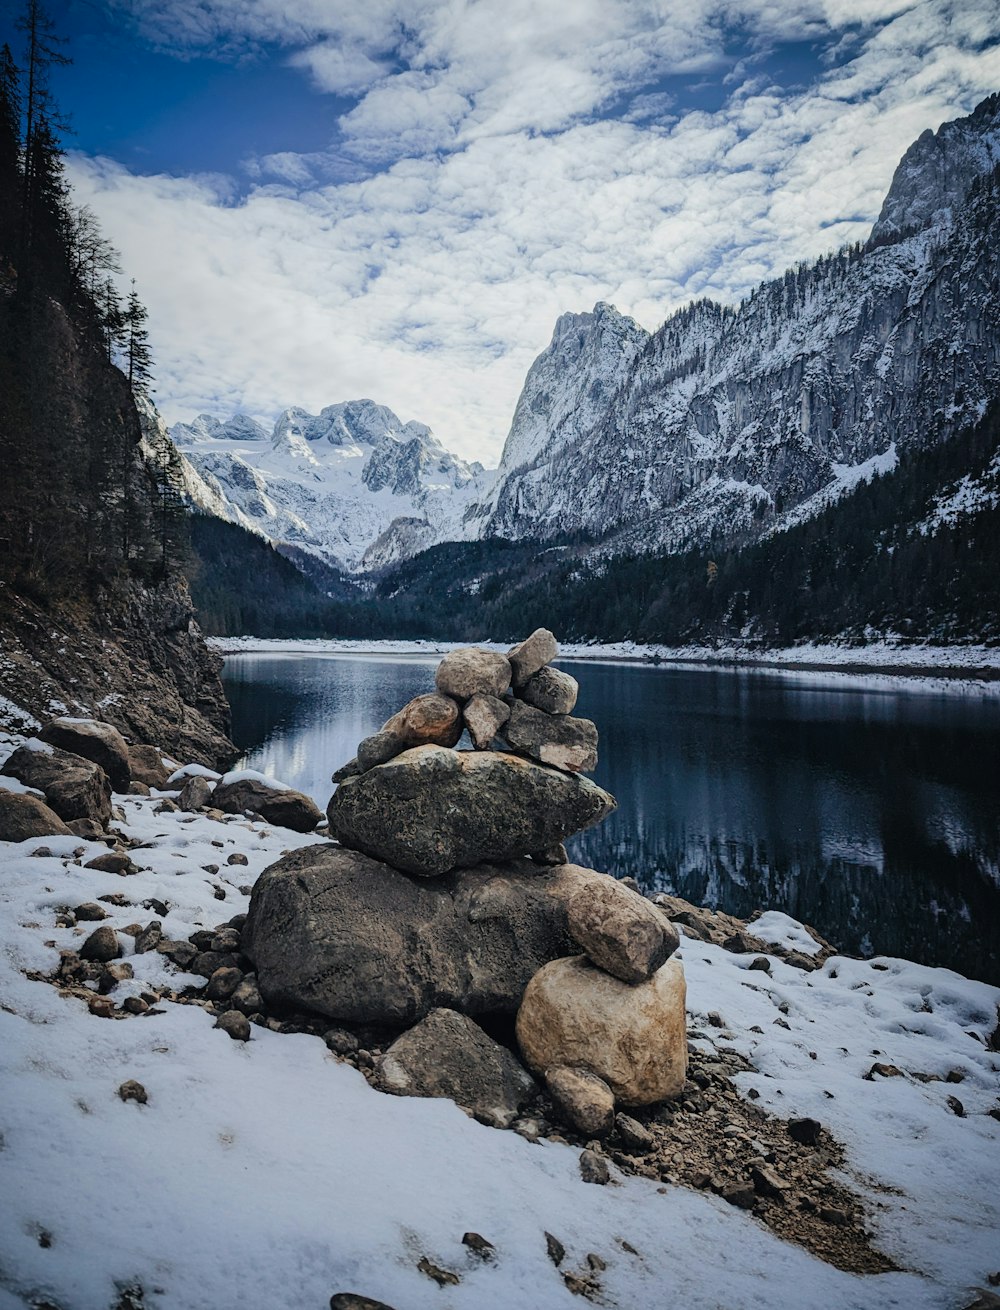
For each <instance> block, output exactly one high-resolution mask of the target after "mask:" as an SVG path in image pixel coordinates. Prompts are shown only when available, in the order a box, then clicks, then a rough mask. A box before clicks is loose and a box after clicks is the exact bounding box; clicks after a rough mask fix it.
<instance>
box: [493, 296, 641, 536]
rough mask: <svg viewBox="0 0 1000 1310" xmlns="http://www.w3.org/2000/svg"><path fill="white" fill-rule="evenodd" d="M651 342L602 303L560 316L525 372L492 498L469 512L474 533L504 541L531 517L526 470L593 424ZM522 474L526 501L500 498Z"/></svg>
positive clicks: (533, 467) (536, 467) (523, 496)
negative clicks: (522, 519) (514, 527)
mask: <svg viewBox="0 0 1000 1310" xmlns="http://www.w3.org/2000/svg"><path fill="white" fill-rule="evenodd" d="M648 340H649V333H648V332H646V331H645V329H643V328H641V327H640V326H639V325H638V323H636V322H635V320H634V319H631V318H628V317H626V316H625V315H624V314H621V313H619V311H618V310H617V309H615V307H614V305H608V304H606V303H604V302H603V301H600V302H598V304H596V305H595V306H594V308H593V310H592V311H591V312H590V313H583V314H573V313H570V314H562V315H561V316H560V317H559V319H558V320H557V322H556V326H555V330H554V332H553V333H552V340H551V341H550V342H549V344H548V346H547V347H546V349H545V350H543V351H542V353H541V354H540V355H539V356H538V358H537V359H536V360H535V362H534V364H532V366H531V368H530V369H529V370H528V376H527V377H526V379H525V382H524V389H523V390H522V392H521V396H520V399H519V400H518V402H517V408H516V409H515V410H514V419H513V422H512V423H511V426H510V432H509V433H508V436H507V440H506V442H505V444H504V448H503V454H502V456H501V458H500V467H499V468H498V469H497V481H496V486H495V490H494V494H493V495H492V496H491V497H490V498H489V500H487V501H484V502H482V503H481V504H477V505H475V506H473V507H472V508H471V509H470V512H469V515H468V517H467V522H468V524H469V525H470V526H474V528H475V530H476V531H477V532H478V533H479V534H480V535H482V536H491V535H499V536H506V535H508V532H509V528H510V525H511V523H512V522H513V520H514V518H516V517H521V516H522V515H528V516H530V514H531V513H532V510H533V506H534V504H535V501H534V498H533V497H532V495H531V494H530V491H529V484H530V480H531V478H532V474H531V473H529V472H528V470H533V469H538V468H539V466H540V465H541V463H542V461H543V460H544V459H545V457H546V455H547V453H548V451H549V450H550V449H551V448H553V447H555V446H558V447H559V448H562V447H563V446H564V445H565V444H567V443H568V442H570V441H572V440H573V439H574V438H575V436H576V435H578V434H580V433H582V432H583V431H585V430H587V429H588V428H589V427H590V426H591V425H592V424H593V422H594V421H595V419H596V418H597V416H598V415H599V414H600V413H602V412H603V410H604V409H605V408H606V406H607V404H608V402H609V400H610V398H611V396H612V395H613V394H614V392H615V391H616V390H617V388H618V387H619V386H620V385H621V383H622V381H623V380H624V379H625V378H626V377H627V376H628V373H629V370H630V369H631V367H632V365H633V363H634V362H635V359H636V357H637V356H638V354H639V352H640V350H642V348H643V347H644V346H645V344H646V342H647V341H648ZM518 470H520V471H521V473H522V474H523V478H524V480H523V481H522V482H520V483H519V488H520V492H521V493H523V494H519V495H518V497H517V502H516V504H515V503H511V502H510V501H509V500H508V499H507V498H505V496H504V494H503V493H504V488H505V487H506V486H509V485H512V484H511V483H510V481H509V480H510V479H511V475H512V474H514V473H515V471H518ZM542 531H543V532H544V529H542Z"/></svg>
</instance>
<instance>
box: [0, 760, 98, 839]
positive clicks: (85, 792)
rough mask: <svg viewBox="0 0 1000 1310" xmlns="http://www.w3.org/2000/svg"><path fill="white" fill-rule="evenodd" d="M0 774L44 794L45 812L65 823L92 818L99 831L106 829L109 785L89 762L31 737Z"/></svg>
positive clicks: (8, 761)
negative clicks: (49, 812) (52, 814)
mask: <svg viewBox="0 0 1000 1310" xmlns="http://www.w3.org/2000/svg"><path fill="white" fill-rule="evenodd" d="M0 773H5V774H6V775H7V777H8V778H16V779H17V780H18V782H23V783H24V785H25V786H26V787H35V788H37V789H38V790H39V791H41V792H44V793H45V801H46V804H47V805H48V807H49V809H51V810H55V812H56V814H58V815H59V817H60V819H62V820H63V821H64V822H65V823H69V822H70V820H72V819H93V820H94V821H95V822H96V823H99V824H100V826H101V829H102V831H103V830H104V829H105V828H106V827H107V826H108V823H109V821H110V819H111V783H110V781H109V780H108V775H107V774H106V773H105V772H104V770H103V769H102V768H101V767H100V765H99V764H94V762H93V761H92V760H85V759H84V758H83V757H82V756H80V755H73V754H71V753H70V752H69V751H63V750H60V749H59V748H58V746H51V745H50V744H49V743H48V742H44V741H40V740H39V739H38V738H37V737H33V738H32V739H31V740H30V741H27V742H25V743H24V745H23V746H19V747H18V748H17V750H16V751H14V753H13V755H11V756H9V757H8V759H7V760H6V761H5V762H4V766H3V768H2V769H0Z"/></svg>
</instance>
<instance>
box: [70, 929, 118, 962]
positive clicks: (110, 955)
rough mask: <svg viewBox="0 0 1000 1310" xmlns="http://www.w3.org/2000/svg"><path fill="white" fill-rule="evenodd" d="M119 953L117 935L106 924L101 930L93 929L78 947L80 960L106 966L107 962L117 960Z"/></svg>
mask: <svg viewBox="0 0 1000 1310" xmlns="http://www.w3.org/2000/svg"><path fill="white" fill-rule="evenodd" d="M121 953H122V948H121V943H120V942H119V941H118V935H117V934H116V932H115V930H114V928H109V927H108V926H107V925H106V924H105V925H104V926H103V927H101V928H95V929H94V931H93V932H92V933H91V934H90V936H89V937H88V938H87V940H86V941H85V942H84V943H83V945H82V946H81V947H80V958H81V959H83V960H96V961H98V962H99V963H101V964H106V963H107V962H108V961H109V960H117V959H118V957H119V956H120V955H121Z"/></svg>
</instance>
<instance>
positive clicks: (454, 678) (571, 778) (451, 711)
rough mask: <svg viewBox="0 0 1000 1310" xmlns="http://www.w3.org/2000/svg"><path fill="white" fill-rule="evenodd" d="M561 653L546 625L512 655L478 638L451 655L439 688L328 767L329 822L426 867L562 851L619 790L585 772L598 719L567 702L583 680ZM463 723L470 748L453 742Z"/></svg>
mask: <svg viewBox="0 0 1000 1310" xmlns="http://www.w3.org/2000/svg"><path fill="white" fill-rule="evenodd" d="M557 655H558V647H557V646H556V640H555V637H553V635H552V633H551V632H549V631H548V629H547V628H539V629H538V630H537V631H536V632H533V633H532V634H531V636H530V637H528V639H527V640H526V641H522V642H520V643H519V644H518V645H517V646H514V647H513V648H512V649H511V650H510V651H508V652H507V654H506V655H502V654H500V653H498V652H496V651H489V650H483V649H481V648H480V647H476V646H467V647H464V648H462V649H460V650H455V651H452V652H451V653H450V654H448V655H446V656H445V658H444V659H443V660H442V661H441V663H440V665H439V666H438V670H437V674H436V677H435V684H436V687H437V690H436V691H435V692H430V693H426V694H424V695H421V696H416V697H414V699H413V700H411V701H410V702H409V703H408V704H407V705H404V706H403V708H402V709H401V710H399V712H398V713H396V714H394V715H393V716H392V717H391V718H390V719H388V720H387V721H386V722H385V723H384V724H383V725H382V727H381V729H380V730H379V731H378V732H376V733H374V734H373V735H372V736H370V737H366V738H365V740H364V741H362V742H361V743H360V744H359V746H358V752H357V755H356V757H355V758H354V759H353V760H351V761H350V762H349V763H348V764H346V765H344V766H343V768H341V769H339V770H338V771H337V772H336V773H335V774H334V775H333V780H334V782H336V783H338V784H339V786H338V788H337V791H336V792H335V793H334V796H333V799H332V800H331V802H330V806H329V810H328V817H329V821H330V832H331V834H332V835H333V836H335V837H336V838H337V839H338V840H339V841H340V842H341V844H342V845H344V846H348V847H351V848H352V849H354V850H359V851H362V852H364V853H365V854H366V855H371V856H373V857H374V858H376V859H381V860H385V861H386V862H387V863H388V864H391V865H393V867H395V868H397V869H401V870H403V871H404V872H406V873H411V874H416V875H418V876H421V877H439V876H441V875H442V874H444V873H448V872H450V871H451V870H453V869H456V868H468V867H471V866H472V865H476V864H479V863H481V862H482V861H483V860H509V859H514V858H517V857H520V856H525V855H531V856H537V857H538V860H539V862H540V863H564V862H565V859H566V854H565V850H563V849H562V846H561V843H562V842H563V841H564V840H565V838H567V837H569V836H572V834H573V833H575V832H578V831H580V830H581V829H582V828H586V827H589V826H590V825H591V824H593V823H597V822H599V821H600V820H601V819H603V818H604V817H605V816H606V815H607V814H609V813H610V812H611V810H612V809H613V808H614V805H615V801H614V798H613V797H612V796H609V795H608V793H607V792H605V791H603V790H602V789H601V788H599V787H596V786H595V785H594V784H593V783H591V782H589V781H587V780H586V779H584V778H581V777H580V776H579V775H580V774H581V773H582V772H589V771H591V770H593V769H594V768H596V766H597V728H596V727H595V726H594V724H593V723H592V722H591V721H590V720H589V719H579V718H574V717H573V716H572V715H571V714H570V711H571V710H572V709H573V708H574V706H575V704H576V698H577V693H578V691H579V688H578V686H577V683H576V680H575V679H574V678H571V677H570V676H569V674H567V673H563V672H561V671H560V670H557V669H553V668H551V667H550V664H551V661H552V660H553V659H555V658H556V656H557ZM463 729H468V732H469V737H470V739H471V741H472V745H473V748H474V749H473V750H472V751H458V750H455V749H454V748H455V747H456V746H457V745H458V742H459V740H460V738H461V736H462V732H463ZM498 748H499V749H498Z"/></svg>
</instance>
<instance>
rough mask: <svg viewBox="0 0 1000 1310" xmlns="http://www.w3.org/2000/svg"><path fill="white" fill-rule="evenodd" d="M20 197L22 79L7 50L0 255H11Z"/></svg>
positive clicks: (0, 115)
mask: <svg viewBox="0 0 1000 1310" xmlns="http://www.w3.org/2000/svg"><path fill="white" fill-rule="evenodd" d="M20 193H21V79H20V74H19V72H18V68H17V64H15V62H14V56H13V55H12V54H11V52H10V46H9V45H4V46H3V47H2V49H0V255H6V256H7V257H8V258H9V257H10V256H11V255H12V253H13V249H14V244H15V241H16V239H17V232H18V219H19V216H20V211H19V207H18V197H19V196H20Z"/></svg>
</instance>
